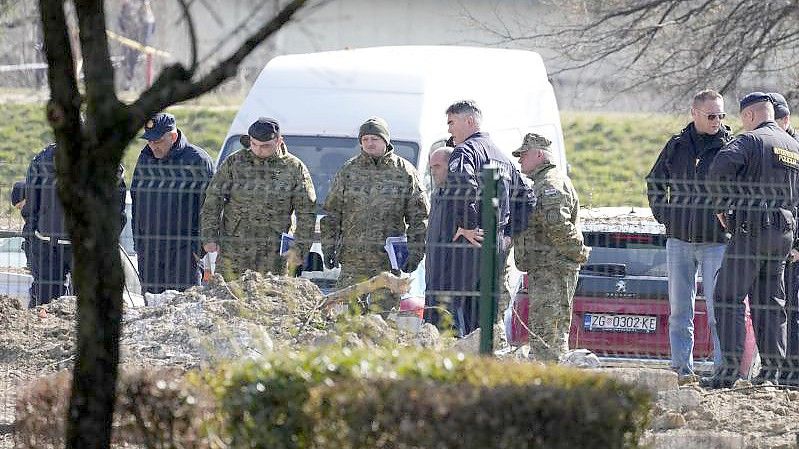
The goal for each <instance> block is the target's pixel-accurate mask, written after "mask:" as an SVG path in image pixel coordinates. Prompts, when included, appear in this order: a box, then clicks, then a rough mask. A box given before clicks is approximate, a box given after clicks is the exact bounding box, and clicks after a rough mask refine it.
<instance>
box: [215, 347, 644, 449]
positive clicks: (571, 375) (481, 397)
mask: <svg viewBox="0 0 799 449" xmlns="http://www.w3.org/2000/svg"><path fill="white" fill-rule="evenodd" d="M201 381H202V383H203V384H205V385H208V386H210V387H211V389H212V391H214V392H215V394H216V396H217V398H218V400H219V404H220V405H221V407H222V416H223V418H222V419H223V420H224V421H225V422H226V423H227V424H226V425H225V428H224V429H223V430H221V433H222V434H225V435H227V437H229V438H230V443H231V447H235V448H256V447H269V448H274V449H283V448H285V449H288V448H297V449H308V448H320V449H321V448H331V447H337V448H339V447H341V448H352V449H360V448H364V449H366V448H467V447H469V448H474V447H491V448H561V447H563V448H567V447H569V448H571V447H614V448H622V447H629V448H634V447H638V440H639V438H640V436H641V435H642V432H643V429H645V428H646V424H647V421H648V415H649V414H648V410H649V407H650V397H649V395H648V394H647V393H645V392H643V391H641V390H638V389H636V388H633V387H630V386H627V385H624V384H621V383H619V382H617V381H615V380H612V379H609V378H606V377H604V376H600V375H596V374H592V373H590V372H586V371H579V370H574V369H567V368H563V367H557V366H549V367H544V366H539V365H534V364H531V363H517V362H512V361H504V362H503V361H498V360H494V359H485V358H471V357H464V356H462V355H454V354H442V353H437V352H429V351H421V350H411V349H403V350H385V349H377V348H371V349H368V350H350V349H331V348H325V349H319V350H313V351H309V352H302V353H289V354H285V353H282V354H276V355H274V356H271V357H269V358H267V359H265V360H263V361H259V362H247V363H243V364H241V365H237V366H227V367H223V368H220V369H218V370H217V371H215V372H209V373H206V374H205V375H204V376H203V377H202V379H201Z"/></svg>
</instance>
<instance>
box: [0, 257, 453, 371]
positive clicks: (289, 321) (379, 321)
mask: <svg viewBox="0 0 799 449" xmlns="http://www.w3.org/2000/svg"><path fill="white" fill-rule="evenodd" d="M323 300H324V297H323V295H322V293H321V291H320V290H319V288H318V287H316V285H314V284H313V283H311V282H310V281H308V280H305V279H299V278H285V277H277V276H271V275H265V276H263V275H261V274H259V273H254V272H248V273H246V274H245V275H244V276H242V278H241V279H238V280H236V281H233V282H228V283H226V282H225V281H223V280H222V278H221V277H217V278H216V279H214V280H213V281H212V282H211V283H210V284H209V285H207V286H200V287H193V288H190V289H188V290H186V291H185V292H181V293H178V292H166V293H164V294H161V295H148V301H149V304H150V305H148V306H146V307H140V308H129V309H126V310H125V314H124V319H123V328H122V339H121V354H122V363H123V364H124V365H129V366H154V365H155V366H179V367H183V368H194V367H197V366H201V365H203V364H206V363H212V362H215V361H219V360H224V359H238V358H242V357H256V356H258V355H260V354H263V353H264V352H268V351H272V350H274V349H291V348H299V347H302V346H306V345H312V346H316V345H323V344H331V343H333V344H344V345H348V346H354V347H362V346H370V345H387V344H399V345H420V346H424V347H440V346H441V340H440V337H439V335H438V331H437V330H436V329H435V328H434V327H432V326H430V325H425V326H423V328H422V331H421V332H418V333H411V332H405V331H402V330H400V329H398V328H397V327H396V326H394V325H392V324H390V323H387V322H386V321H385V320H384V319H383V317H381V316H379V315H363V316H361V315H359V316H339V317H338V318H336V319H335V320H331V319H329V318H328V317H326V316H324V315H323V313H322V311H321V305H322V302H323ZM75 316H76V301H75V298H61V299H59V300H56V301H53V302H52V303H50V304H48V305H45V306H41V307H38V308H36V309H32V310H26V309H21V308H20V306H19V303H18V302H17V301H16V300H14V299H11V298H3V297H0V364H4V365H7V366H11V367H13V369H16V370H20V371H23V372H27V373H31V374H44V373H47V372H50V371H54V370H58V369H62V368H67V367H69V366H71V363H72V360H73V351H74V347H75V343H74V341H75V333H74V323H75Z"/></svg>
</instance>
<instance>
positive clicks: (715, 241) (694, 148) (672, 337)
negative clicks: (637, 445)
mask: <svg viewBox="0 0 799 449" xmlns="http://www.w3.org/2000/svg"><path fill="white" fill-rule="evenodd" d="M724 116H725V113H724V99H723V98H722V97H721V95H720V94H718V93H717V92H715V91H712V90H704V91H701V92H699V93H697V94H696V95H695V96H694V99H693V101H692V103H691V118H692V119H693V121H692V122H691V123H689V124H688V126H686V127H685V129H683V130H682V132H680V133H679V134H677V135H675V136H673V137H672V138H671V139H670V140H669V141H668V143H666V146H665V147H664V148H663V150H662V151H661V153H660V156H659V157H658V159H657V161H656V162H655V165H654V166H653V167H652V170H651V171H650V172H649V174H648V175H647V177H646V182H647V197H648V199H649V206H650V208H651V209H652V214H653V215H654V216H655V219H656V220H657V221H658V222H660V223H662V224H664V225H665V226H666V234H667V236H668V239H667V241H666V255H667V270H668V275H669V304H670V307H671V312H670V314H669V341H670V344H671V367H672V369H673V370H675V371H676V372H677V374H678V375H679V376H681V378H684V379H688V378H691V377H693V376H694V365H693V346H694V324H693V320H694V302H695V299H696V275H697V270H698V269H699V268H700V267H701V273H702V281H703V285H704V292H705V303H706V305H707V316H708V326H709V327H710V333H711V337H712V339H713V345H714V351H713V360H714V363H716V364H718V363H720V362H721V353H720V349H719V338H718V333H717V331H716V320H715V314H714V310H713V291H714V285H715V278H716V273H717V272H718V269H719V267H720V266H721V260H722V258H723V256H724V250H725V243H724V242H725V232H724V229H723V228H722V227H721V225H720V224H719V222H718V220H717V219H716V216H715V209H714V207H713V205H712V204H710V203H709V202H708V195H707V186H706V185H705V177H706V176H707V173H708V169H709V168H710V164H711V162H713V158H714V157H715V156H716V154H717V153H718V152H719V150H720V149H721V148H722V147H723V146H724V145H725V144H726V143H727V142H729V141H730V140H731V138H732V136H731V134H730V131H729V128H728V127H726V126H724V125H723V124H722V120H723V119H724Z"/></svg>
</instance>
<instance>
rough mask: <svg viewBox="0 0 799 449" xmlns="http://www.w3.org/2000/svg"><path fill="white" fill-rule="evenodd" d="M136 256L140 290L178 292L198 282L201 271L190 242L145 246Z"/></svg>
mask: <svg viewBox="0 0 799 449" xmlns="http://www.w3.org/2000/svg"><path fill="white" fill-rule="evenodd" d="M137 257H138V262H139V277H140V278H141V284H142V292H150V293H162V292H163V291H164V290H179V291H182V290H185V289H187V288H189V287H191V286H192V285H199V284H200V279H201V278H202V273H200V270H199V268H198V266H197V259H196V258H195V256H194V252H193V251H192V246H191V245H183V246H174V245H164V246H162V247H149V248H147V249H146V250H144V251H142V252H141V253H139V254H138V255H137Z"/></svg>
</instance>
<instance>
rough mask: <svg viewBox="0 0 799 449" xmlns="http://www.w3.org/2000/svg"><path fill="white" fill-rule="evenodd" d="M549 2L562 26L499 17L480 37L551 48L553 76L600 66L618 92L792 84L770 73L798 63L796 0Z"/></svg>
mask: <svg viewBox="0 0 799 449" xmlns="http://www.w3.org/2000/svg"><path fill="white" fill-rule="evenodd" d="M551 4H552V6H553V8H558V11H559V12H560V13H565V18H566V20H564V21H561V22H560V23H558V24H557V25H550V26H546V25H541V23H540V21H536V26H535V28H533V27H532V26H531V23H529V22H528V23H526V22H525V20H528V18H526V17H524V16H521V15H517V17H512V16H510V15H509V14H506V15H505V16H504V17H502V18H501V20H500V22H499V23H500V24H499V25H497V26H493V27H489V29H488V30H487V32H488V33H489V34H490V35H491V36H493V37H495V38H496V42H495V43H498V44H508V43H516V44H519V43H522V44H524V43H530V44H532V45H535V46H536V47H537V48H541V47H544V48H548V49H551V50H553V51H554V52H555V53H556V54H557V60H558V62H559V63H560V68H559V69H558V70H555V71H553V72H552V74H553V75H555V76H559V75H563V74H564V73H567V72H569V71H573V70H581V69H585V68H588V67H593V66H596V65H598V64H608V67H613V68H614V71H615V72H617V73H619V78H620V79H621V80H623V81H624V83H625V85H626V86H645V85H647V84H649V85H659V86H664V87H667V88H674V89H678V90H680V91H683V90H685V89H688V90H689V91H690V90H696V89H700V88H705V87H707V86H708V85H716V86H720V89H719V90H720V91H724V92H733V91H734V90H735V89H737V88H738V87H739V86H741V84H742V83H744V84H755V85H767V86H772V85H775V84H779V83H792V84H795V79H796V78H795V74H787V73H779V71H778V70H775V69H774V68H775V67H788V68H790V67H795V66H796V63H795V61H797V60H799V47H797V45H796V44H797V33H798V32H799V2H796V1H794V0H765V1H764V0H733V1H729V0H702V1H701V2H700V1H690V2H689V1H684V0H609V1H603V2H595V1H588V0H564V1H559V2H552V3H551ZM509 20H516V22H517V23H518V25H519V26H518V29H516V30H514V29H513V28H511V27H509V26H508V25H507V22H508V21H509ZM473 21H475V22H476V21H477V20H476V19H474V20H473ZM479 26H483V27H485V25H484V24H482V23H481V24H480V25H479ZM666 61H668V63H666ZM674 67H679V68H680V70H673V68H674ZM766 74H769V78H765V76H764V75H766ZM780 75H781V76H780ZM763 88H765V87H763Z"/></svg>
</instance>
